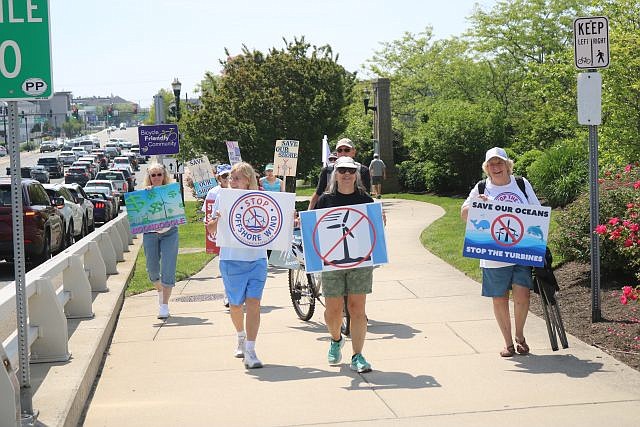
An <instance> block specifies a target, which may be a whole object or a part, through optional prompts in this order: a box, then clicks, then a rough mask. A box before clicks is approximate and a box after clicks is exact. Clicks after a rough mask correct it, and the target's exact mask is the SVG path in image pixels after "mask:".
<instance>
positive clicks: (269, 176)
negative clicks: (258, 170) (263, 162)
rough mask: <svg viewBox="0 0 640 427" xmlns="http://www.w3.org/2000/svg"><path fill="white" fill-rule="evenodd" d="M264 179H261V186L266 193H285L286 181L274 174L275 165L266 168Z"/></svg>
mask: <svg viewBox="0 0 640 427" xmlns="http://www.w3.org/2000/svg"><path fill="white" fill-rule="evenodd" d="M264 175H265V176H264V177H262V178H260V186H261V187H262V189H263V190H265V191H284V179H280V178H278V177H277V176H275V175H274V174H273V165H272V164H271V163H269V164H268V165H267V166H265V168H264Z"/></svg>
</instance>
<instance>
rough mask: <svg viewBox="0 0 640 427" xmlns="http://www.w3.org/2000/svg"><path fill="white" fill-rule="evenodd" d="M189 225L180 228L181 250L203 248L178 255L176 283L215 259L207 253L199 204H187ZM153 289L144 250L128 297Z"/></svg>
mask: <svg viewBox="0 0 640 427" xmlns="http://www.w3.org/2000/svg"><path fill="white" fill-rule="evenodd" d="M185 214H186V216H187V223H186V224H184V225H181V226H179V227H178V235H179V239H180V243H179V244H180V248H201V249H202V251H201V252H195V253H185V254H178V263H177V267H176V281H180V280H184V279H186V278H188V277H191V276H193V275H194V274H195V273H197V272H198V271H200V270H202V269H203V268H204V266H205V265H207V263H208V262H209V261H211V260H212V259H213V257H214V255H212V254H208V253H206V252H205V250H204V247H205V236H204V225H203V224H202V215H203V213H202V212H201V211H200V205H199V203H198V202H192V201H188V202H185ZM151 289H153V285H152V284H151V282H150V281H149V278H148V276H147V269H146V257H145V255H144V250H141V251H140V252H138V258H137V259H136V265H135V268H134V273H133V277H132V278H131V280H130V281H129V285H128V287H127V295H135V294H139V293H142V292H146V291H149V290H151Z"/></svg>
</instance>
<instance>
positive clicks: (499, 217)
mask: <svg viewBox="0 0 640 427" xmlns="http://www.w3.org/2000/svg"><path fill="white" fill-rule="evenodd" d="M550 217H551V208H549V207H546V206H538V205H524V204H515V203H501V202H496V201H489V200H488V201H482V200H475V201H473V202H472V203H471V206H470V207H469V216H468V219H467V227H466V231H465V236H464V247H463V250H462V255H463V256H465V257H468V258H479V259H486V260H490V261H501V262H508V263H511V264H520V265H528V266H533V267H542V266H543V265H544V255H545V252H546V249H547V239H548V237H549V219H550Z"/></svg>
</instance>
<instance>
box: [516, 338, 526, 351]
mask: <svg viewBox="0 0 640 427" xmlns="http://www.w3.org/2000/svg"><path fill="white" fill-rule="evenodd" d="M516 344H518V353H519V354H529V346H528V345H527V341H526V340H525V339H524V337H522V340H519V339H518V337H516Z"/></svg>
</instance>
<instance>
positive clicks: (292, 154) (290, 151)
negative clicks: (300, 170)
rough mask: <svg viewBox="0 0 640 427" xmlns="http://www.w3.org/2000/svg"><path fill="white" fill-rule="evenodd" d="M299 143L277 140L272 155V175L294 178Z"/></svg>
mask: <svg viewBox="0 0 640 427" xmlns="http://www.w3.org/2000/svg"><path fill="white" fill-rule="evenodd" d="M299 146H300V142H299V141H295V140H292V139H279V140H277V141H276V149H275V152H274V154H273V173H274V174H275V175H277V176H285V175H286V176H296V168H297V166H298V147H299Z"/></svg>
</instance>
